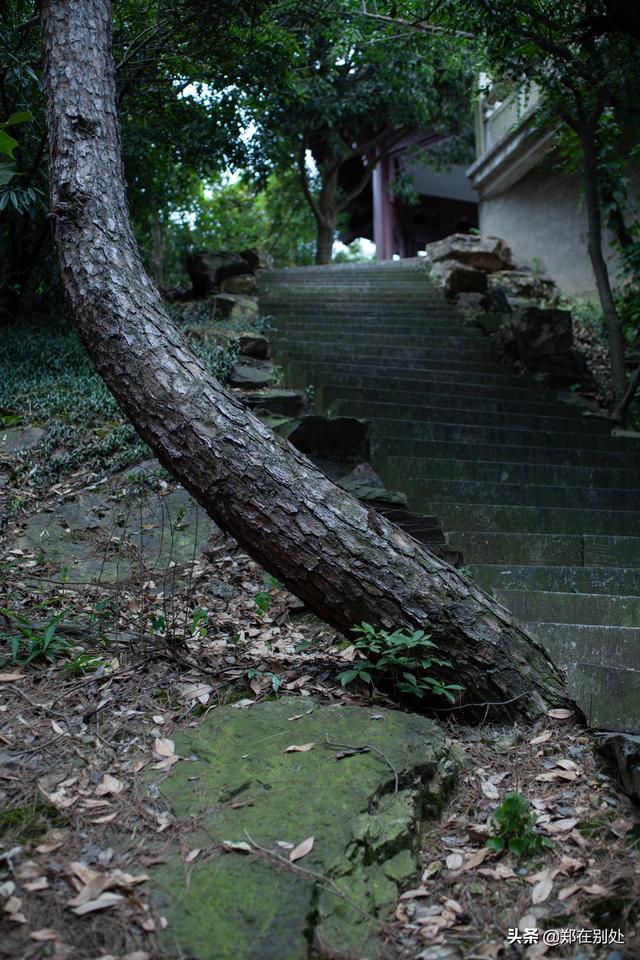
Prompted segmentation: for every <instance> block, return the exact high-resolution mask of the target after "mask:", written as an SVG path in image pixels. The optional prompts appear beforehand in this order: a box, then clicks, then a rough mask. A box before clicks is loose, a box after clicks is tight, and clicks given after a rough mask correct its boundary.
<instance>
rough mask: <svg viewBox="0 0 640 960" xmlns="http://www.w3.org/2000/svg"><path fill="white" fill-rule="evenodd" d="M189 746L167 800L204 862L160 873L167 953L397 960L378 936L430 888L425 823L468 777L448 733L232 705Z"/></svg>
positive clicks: (185, 839)
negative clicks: (419, 881)
mask: <svg viewBox="0 0 640 960" xmlns="http://www.w3.org/2000/svg"><path fill="white" fill-rule="evenodd" d="M175 744H176V753H177V754H179V755H180V756H181V757H184V758H188V759H185V760H183V761H182V762H180V763H178V764H176V765H175V766H174V767H173V768H172V770H171V773H170V774H169V775H168V776H167V778H166V779H165V780H164V782H163V784H162V793H163V795H164V796H165V798H166V799H167V801H168V802H169V803H170V805H171V807H172V809H173V812H174V814H175V816H176V817H177V818H178V819H179V820H181V821H182V822H183V825H184V827H189V826H191V832H190V833H189V831H188V830H187V829H184V830H181V831H180V836H181V841H182V850H183V855H184V853H186V851H188V850H191V849H200V850H201V853H200V854H199V856H198V857H197V858H196V859H195V860H193V862H192V863H189V864H187V863H185V862H184V859H183V858H182V857H181V856H180V855H178V854H173V855H171V856H170V857H169V859H168V860H167V862H166V863H165V864H163V865H162V866H157V867H154V868H153V870H152V883H153V885H154V890H155V893H156V896H157V897H158V898H159V900H160V906H161V910H162V912H163V914H164V915H165V916H166V918H167V920H168V926H167V928H166V930H165V931H164V932H163V934H162V939H163V946H164V947H165V948H166V949H168V950H169V951H171V952H175V954H176V955H179V956H189V957H191V958H194V960H307V958H308V957H310V956H314V955H317V956H338V955H340V956H350V957H357V958H359V960H365V958H367V960H368V958H379V957H384V945H383V943H382V941H381V940H380V938H379V937H378V934H379V932H380V928H381V925H382V924H383V923H384V921H385V920H388V919H389V918H390V917H391V916H392V914H393V911H394V909H395V907H396V904H397V900H398V894H399V891H400V889H401V888H402V887H403V886H405V885H407V884H413V883H414V882H415V881H416V874H417V872H418V862H417V858H418V855H419V850H420V833H421V823H422V822H424V821H425V820H427V819H430V818H433V817H436V816H437V815H438V813H439V810H440V808H441V806H442V803H443V801H444V799H445V796H446V793H447V790H448V789H449V787H450V786H451V784H452V781H453V779H454V776H455V770H456V761H455V759H454V758H453V756H452V754H451V753H450V751H449V749H448V747H447V746H446V744H445V740H444V735H443V733H442V730H441V729H440V728H439V727H438V726H437V725H436V724H435V723H434V722H432V721H430V720H428V719H426V718H425V717H421V716H417V715H415V714H409V713H400V712H398V711H392V710H379V709H373V708H364V707H346V706H340V705H321V704H318V703H316V702H314V701H312V700H311V699H310V698H299V697H287V698H283V699H281V700H278V701H272V702H263V703H259V704H255V705H253V706H251V707H249V708H248V709H242V708H238V706H237V705H231V706H227V707H221V708H219V709H217V710H214V711H213V712H212V713H210V714H209V715H208V716H207V718H206V719H205V720H204V721H203V723H202V724H201V725H200V726H199V727H198V728H197V729H194V730H190V731H188V732H186V733H183V734H180V735H178V736H176V737H175ZM308 744H313V746H312V747H310V748H308V749H306V750H305V751H302V752H299V751H290V752H287V747H291V746H293V745H297V746H306V745H308ZM188 818H193V820H192V821H191V823H189V819H188ZM309 837H313V838H314V843H313V848H312V849H311V851H310V852H309V853H308V854H307V855H306V856H304V857H302V858H301V859H300V860H297V861H296V862H295V863H294V864H291V863H289V859H288V858H289V852H290V849H291V848H290V847H288V846H286V845H288V844H292V845H294V846H296V845H298V844H300V843H301V842H302V841H304V840H306V839H308V838H309ZM225 844H226V845H227V850H225ZM233 844H244V845H245V846H246V848H247V849H246V850H244V851H243V849H242V848H239V849H233V847H232V848H231V849H229V845H233ZM258 848H260V849H258Z"/></svg>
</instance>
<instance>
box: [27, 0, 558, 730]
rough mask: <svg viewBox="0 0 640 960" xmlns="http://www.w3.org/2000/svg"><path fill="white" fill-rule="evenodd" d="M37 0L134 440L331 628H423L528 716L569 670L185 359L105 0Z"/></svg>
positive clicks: (102, 323) (70, 234)
mask: <svg viewBox="0 0 640 960" xmlns="http://www.w3.org/2000/svg"><path fill="white" fill-rule="evenodd" d="M41 9H42V18H43V30H44V44H45V91H46V99H47V117H48V126H49V139H50V168H49V169H50V183H51V206H52V217H53V222H54V232H55V240H56V245H57V250H58V255H59V259H60V265H61V270H62V275H63V278H64V284H65V287H66V290H67V294H68V298H69V301H70V304H71V307H72V309H73V312H74V315H75V318H76V322H77V324H78V327H79V330H80V334H81V336H82V339H83V341H84V343H85V344H86V346H87V349H88V350H89V352H90V354H91V356H92V358H93V360H94V362H95V365H96V367H97V369H98V371H99V373H100V374H101V376H102V377H103V378H104V380H105V382H106V383H107V385H108V386H109V388H110V389H111V391H112V392H113V394H114V395H115V397H116V398H117V400H118V401H119V403H120V405H121V406H122V408H123V410H124V411H125V413H126V414H127V415H128V416H129V418H130V419H131V421H132V423H133V424H134V425H135V426H136V428H137V430H138V432H139V433H140V435H141V437H142V438H143V439H144V440H145V441H146V442H147V443H148V444H149V445H150V446H151V447H152V448H153V450H154V451H155V453H156V454H157V456H158V458H159V460H160V461H161V462H162V463H163V464H164V465H165V466H166V467H167V468H168V469H169V470H170V471H171V472H172V473H173V475H174V476H175V477H176V478H177V479H178V480H179V481H180V482H181V483H182V484H183V485H184V486H185V487H186V489H187V490H189V491H190V493H191V494H192V495H193V496H194V497H195V498H196V500H197V501H198V502H199V503H200V504H201V505H202V506H203V507H204V508H205V509H206V510H207V512H208V513H209V514H210V515H211V516H212V517H213V518H214V520H216V521H217V523H218V524H219V525H220V526H221V527H222V528H223V529H225V530H226V531H228V532H229V533H231V534H232V535H233V536H234V537H235V538H236V539H237V540H238V541H239V542H240V543H241V544H242V545H243V546H244V547H245V548H246V549H247V551H248V552H249V553H250V554H251V555H252V556H253V557H254V558H255V559H256V560H257V561H258V562H259V563H261V564H262V565H263V566H264V567H265V568H266V569H267V570H270V571H271V572H272V573H274V574H276V575H277V576H278V577H279V578H280V579H281V580H283V581H284V583H285V584H286V585H287V586H288V587H289V588H290V589H291V590H292V591H293V592H294V593H295V594H297V596H299V597H300V598H301V599H302V600H304V601H305V602H306V603H307V604H308V606H309V607H310V608H311V609H312V610H314V611H315V612H316V613H318V614H319V615H320V616H321V617H323V618H324V619H326V620H327V621H329V622H331V623H333V624H335V625H336V626H337V627H338V628H340V629H342V630H344V631H348V630H349V629H350V628H351V627H352V625H353V624H356V623H359V622H361V621H362V620H367V621H370V622H373V623H374V624H376V625H378V626H382V627H386V628H392V627H399V626H405V627H411V628H418V627H420V628H425V629H427V630H428V631H429V632H430V633H431V634H432V636H433V637H434V639H435V640H436V641H437V642H438V643H439V645H440V646H441V648H442V649H443V650H446V652H447V655H448V657H449V659H450V660H451V661H452V662H453V664H454V667H453V669H452V671H449V672H448V678H449V679H453V677H455V679H456V680H457V681H458V682H459V683H461V684H463V685H464V687H465V693H464V697H465V699H466V701H468V702H469V703H481V704H483V705H484V704H485V703H486V702H491V703H493V702H496V701H497V702H500V705H499V706H496V707H495V711H496V713H497V714H500V715H502V716H514V715H517V714H521V715H525V716H535V715H538V714H539V713H540V711H543V710H544V709H545V708H546V706H548V705H549V703H552V702H557V701H558V700H561V699H562V698H563V695H564V685H563V681H562V678H561V676H560V674H559V673H558V671H557V670H556V669H555V667H554V666H553V665H552V664H551V662H550V661H549V659H548V658H547V656H546V654H545V653H544V651H543V649H542V648H541V647H540V646H539V645H537V644H536V643H535V642H533V641H532V640H531V639H530V638H529V637H528V636H527V635H526V634H525V633H524V632H523V631H522V629H521V628H520V627H519V626H518V624H517V623H516V622H515V621H514V619H513V618H512V616H511V615H510V614H509V613H508V612H507V611H506V610H505V609H503V608H502V607H501V606H499V605H498V604H496V603H495V602H494V601H493V600H492V599H490V598H489V597H487V596H486V595H485V594H484V593H483V592H482V591H481V590H480V588H479V587H477V586H476V585H475V584H474V583H473V582H472V581H471V580H470V579H468V578H467V577H465V576H463V575H462V574H461V573H459V572H457V571H455V570H454V569H452V568H451V567H449V566H448V565H447V564H446V563H444V562H442V561H441V560H439V559H438V558H436V557H434V556H432V555H431V554H429V553H428V552H427V551H425V550H424V549H423V548H422V547H421V545H419V544H418V543H417V542H416V541H415V540H413V539H412V538H411V537H409V536H407V535H406V534H404V533H403V532H402V531H401V530H400V529H399V528H398V527H396V526H394V525H393V524H391V523H388V522H387V521H386V520H384V519H383V518H382V517H380V516H378V515H376V514H374V513H372V512H371V511H369V510H367V509H366V508H365V507H363V506H362V505H361V504H360V503H359V502H358V501H356V500H354V499H352V498H350V497H348V496H346V495H345V493H344V492H342V491H341V490H339V489H338V488H337V487H336V486H334V485H333V484H332V483H330V482H329V481H328V480H327V479H326V478H325V477H324V476H323V475H322V474H321V473H320V472H319V471H318V470H316V469H315V468H314V467H313V465H312V464H311V463H310V462H309V461H308V460H307V459H306V458H305V457H304V456H303V455H301V454H300V453H298V452H297V451H296V450H294V449H293V448H292V447H291V446H290V445H288V444H287V443H285V442H284V441H281V440H280V439H279V438H277V437H275V436H274V434H273V433H272V432H271V431H270V430H269V429H268V428H267V427H265V426H264V425H263V424H261V423H260V421H259V420H257V419H256V418H255V417H253V416H252V415H251V414H250V413H249V412H247V411H246V410H245V409H244V408H243V407H242V406H241V405H240V404H239V403H238V402H237V401H236V400H235V399H234V398H233V397H232V396H230V395H229V394H228V393H227V392H226V391H225V390H224V389H223V388H222V387H221V386H220V384H219V383H218V382H217V381H216V380H215V379H214V377H213V376H212V375H211V373H209V371H208V370H207V369H206V368H205V366H204V365H203V364H202V363H201V362H200V360H198V359H197V358H196V357H195V356H194V355H193V354H192V353H191V351H190V350H189V347H188V345H187V344H186V342H185V340H184V338H183V336H182V335H181V333H180V332H179V331H178V330H177V329H176V327H175V326H174V325H173V324H172V323H171V321H170V320H169V318H168V317H167V314H166V312H165V310H164V308H163V305H162V302H161V300H160V296H159V294H158V292H157V291H156V289H155V287H154V286H153V284H152V283H151V281H150V280H149V278H148V277H147V275H146V274H145V272H144V269H143V267H142V263H141V260H140V256H139V253H138V249H137V247H136V243H135V240H134V237H133V233H132V230H131V226H130V223H129V218H128V212H127V204H126V196H125V185H124V180H123V172H122V162H121V156H120V140H119V130H118V118H117V110H116V99H115V86H114V68H113V61H112V58H111V53H110V32H111V8H110V4H109V2H108V0H43V3H42V7H41ZM506 701H509V702H508V703H507V702H506ZM482 712H483V713H484V706H483V708H482Z"/></svg>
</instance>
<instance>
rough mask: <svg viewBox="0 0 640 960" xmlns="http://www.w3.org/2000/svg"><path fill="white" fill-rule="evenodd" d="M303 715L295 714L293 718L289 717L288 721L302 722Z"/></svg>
mask: <svg viewBox="0 0 640 960" xmlns="http://www.w3.org/2000/svg"><path fill="white" fill-rule="evenodd" d="M303 716H304V714H303V713H295V714H294V715H293V716H292V717H287V720H302V718H303Z"/></svg>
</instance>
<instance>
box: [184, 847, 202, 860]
mask: <svg viewBox="0 0 640 960" xmlns="http://www.w3.org/2000/svg"><path fill="white" fill-rule="evenodd" d="M201 853H202V849H201V848H200V847H194V849H193V850H189V853H188V854H187V855H186V857H185V858H184V862H185V863H193V861H194V860H195V859H196V857H199V856H200V854H201Z"/></svg>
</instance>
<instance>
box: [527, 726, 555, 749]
mask: <svg viewBox="0 0 640 960" xmlns="http://www.w3.org/2000/svg"><path fill="white" fill-rule="evenodd" d="M552 736H553V731H552V730H543V731H542V733H539V734H538V736H537V737H534V738H533V740H529V743H530V744H531V746H532V747H537V745H538V744H539V743H546V742H547V740H551V737H552Z"/></svg>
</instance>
